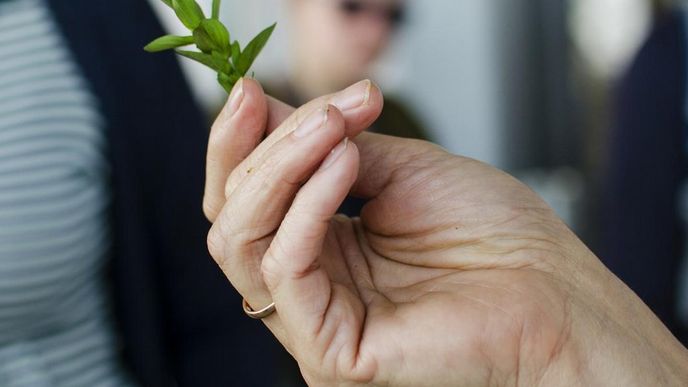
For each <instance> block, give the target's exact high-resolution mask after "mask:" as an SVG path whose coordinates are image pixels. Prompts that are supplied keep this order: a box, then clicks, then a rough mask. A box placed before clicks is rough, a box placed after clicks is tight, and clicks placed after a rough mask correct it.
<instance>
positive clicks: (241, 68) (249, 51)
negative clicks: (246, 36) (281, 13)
mask: <svg viewBox="0 0 688 387" xmlns="http://www.w3.org/2000/svg"><path fill="white" fill-rule="evenodd" d="M276 26H277V23H275V24H273V25H271V26H270V27H268V28H266V29H264V30H263V31H262V32H261V33H259V34H258V35H257V36H256V37H255V38H253V40H252V41H251V42H250V43H249V44H248V45H247V46H246V48H244V51H243V52H242V53H241V55H240V57H239V60H238V61H234V66H235V67H236V69H237V71H238V72H239V73H240V74H241V75H242V76H243V75H245V74H246V72H247V71H248V69H250V68H251V65H253V62H254V61H255V60H256V58H257V57H258V54H260V52H261V51H262V50H263V47H265V44H267V42H268V39H270V36H271V35H272V32H273V31H274V30H275V27H276Z"/></svg>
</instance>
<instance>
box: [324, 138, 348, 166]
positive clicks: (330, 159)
mask: <svg viewBox="0 0 688 387" xmlns="http://www.w3.org/2000/svg"><path fill="white" fill-rule="evenodd" d="M348 146H349V138H348V137H347V138H345V139H344V141H342V142H340V143H339V145H337V146H336V147H335V148H334V149H332V151H331V152H330V154H329V156H327V158H326V159H325V161H323V163H322V166H321V167H320V169H321V170H323V169H327V168H329V167H330V166H332V164H334V163H335V162H336V161H337V160H339V158H340V157H341V156H342V155H343V154H344V152H345V151H346V148H347V147H348Z"/></svg>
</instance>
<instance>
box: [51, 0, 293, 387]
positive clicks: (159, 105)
mask: <svg viewBox="0 0 688 387" xmlns="http://www.w3.org/2000/svg"><path fill="white" fill-rule="evenodd" d="M49 3H50V5H51V7H52V10H53V12H54V15H55V16H56V18H57V20H58V23H59V25H60V26H61V28H62V31H63V33H64V35H65V36H66V38H67V40H68V42H69V44H70V48H71V50H72V51H73V53H74V55H75V58H76V60H77V62H78V63H79V65H80V66H81V69H82V71H83V73H84V74H85V76H86V78H87V80H88V81H89V83H90V86H91V88H92V90H93V92H94V93H95V95H96V96H97V97H98V99H99V100H100V105H101V106H100V107H101V111H102V113H103V114H104V116H105V118H106V122H107V136H108V139H109V147H110V150H109V151H110V163H111V167H112V190H113V194H114V195H113V196H114V204H113V206H112V211H111V214H112V230H113V240H114V248H113V253H112V265H111V279H112V294H113V297H114V302H115V316H116V320H117V327H118V329H119V331H120V335H121V339H122V350H123V356H124V359H125V362H126V365H127V366H128V368H129V369H130V371H131V373H132V374H133V375H134V376H135V378H136V379H138V380H139V381H140V382H141V384H143V385H145V386H171V385H174V384H175V382H176V383H178V384H179V385H181V386H204V387H205V386H272V385H275V380H274V377H275V373H276V371H275V357H276V354H277V353H279V352H278V351H280V350H279V349H278V345H277V343H276V342H275V340H273V339H272V338H271V337H270V335H269V333H268V331H267V329H266V328H265V327H264V326H263V325H262V324H261V323H259V322H255V321H252V320H249V319H247V318H246V317H245V316H244V315H243V313H242V310H241V302H240V301H241V299H240V297H239V296H238V295H237V294H236V292H235V291H234V290H233V289H232V287H231V286H230V284H229V283H228V281H227V280H226V279H225V278H224V276H223V274H222V273H221V271H220V270H219V269H218V267H217V266H216V265H215V263H214V262H213V261H212V259H211V258H210V257H209V255H208V253H207V249H206V234H207V231H208V228H209V225H208V223H207V222H206V220H205V219H204V217H203V214H202V211H201V200H202V191H203V182H204V159H205V147H206V141H207V132H208V128H207V126H206V125H205V120H204V118H203V117H202V116H201V114H200V113H199V110H198V109H197V107H196V106H195V105H194V102H193V101H192V97H191V95H190V92H189V89H188V88H187V86H186V85H185V84H184V81H183V78H182V74H181V72H180V69H179V67H178V64H177V62H176V59H175V58H174V57H173V55H172V54H169V53H167V54H155V55H153V54H148V53H145V52H144V51H143V49H142V47H143V46H144V45H145V44H146V43H147V42H148V41H150V40H152V39H153V38H156V37H158V36H161V35H162V34H163V30H162V28H161V26H160V25H159V23H158V21H157V20H156V19H155V17H154V15H153V13H152V11H151V9H150V8H149V6H148V5H147V3H146V1H142V0H117V1H107V0H71V1H65V0H49Z"/></svg>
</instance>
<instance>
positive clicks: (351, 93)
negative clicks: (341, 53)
mask: <svg viewBox="0 0 688 387" xmlns="http://www.w3.org/2000/svg"><path fill="white" fill-rule="evenodd" d="M372 86H373V83H372V82H371V81H370V80H369V79H366V80H365V81H361V82H358V83H357V84H355V85H352V86H349V87H348V88H347V89H345V90H343V91H342V92H340V93H338V94H336V95H335V96H334V97H333V98H332V102H331V103H332V105H334V106H336V107H337V108H338V109H339V110H342V111H344V110H351V109H355V108H357V107H360V106H363V105H366V104H367V103H368V101H369V100H370V90H371V88H372Z"/></svg>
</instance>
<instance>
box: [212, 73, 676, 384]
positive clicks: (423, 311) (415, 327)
mask: <svg viewBox="0 0 688 387" xmlns="http://www.w3.org/2000/svg"><path fill="white" fill-rule="evenodd" d="M240 88H241V91H238V92H235V93H238V94H240V95H241V98H240V99H241V103H240V104H239V103H237V102H236V100H237V99H236V97H237V96H236V95H233V96H232V97H231V98H230V102H229V104H228V110H229V111H231V112H233V114H228V113H227V112H225V113H223V114H222V115H221V116H220V117H219V118H218V121H217V122H216V124H215V125H214V128H213V130H212V134H211V140H210V146H209V156H208V177H209V178H208V183H207V186H206V200H205V203H206V205H205V210H206V215H207V216H208V217H209V219H210V220H211V221H214V222H215V223H214V225H213V228H212V230H211V232H210V234H209V237H208V245H209V248H210V251H211V254H212V255H213V257H214V258H215V260H216V261H217V262H218V264H219V265H220V266H221V267H222V269H223V271H224V272H225V274H226V275H227V277H228V278H229V280H230V281H231V282H232V284H233V285H234V286H235V287H236V288H237V289H238V290H239V292H240V293H241V294H242V295H243V296H244V297H245V299H246V300H247V302H248V303H249V304H250V305H252V306H253V307H256V308H261V307H263V306H265V305H268V304H269V303H271V302H273V301H274V302H275V304H276V310H277V312H276V313H275V314H273V315H271V316H270V317H268V318H266V319H265V320H264V322H265V323H266V325H267V326H268V327H269V328H270V330H271V331H272V332H273V333H274V334H275V336H276V337H277V338H278V339H279V340H280V342H281V343H282V344H283V345H284V346H285V347H286V348H287V350H288V351H289V352H290V353H291V354H292V355H293V356H294V357H295V358H296V360H297V361H298V363H299V366H300V368H301V371H302V373H303V376H304V378H305V379H306V381H307V382H308V383H309V384H310V385H314V386H333V385H381V386H383V385H388V386H457V385H461V386H484V385H500V386H501V385H546V386H556V385H562V386H571V385H581V386H591V385H605V386H610V385H619V386H630V385H639V386H647V385H671V384H676V385H680V384H682V383H685V381H686V380H688V377H687V376H686V370H687V369H688V362H687V361H686V359H687V355H686V351H685V349H684V348H683V347H681V345H680V344H678V342H677V341H676V340H675V339H674V338H673V337H672V336H671V334H670V333H669V332H668V331H667V330H666V328H664V327H663V326H662V324H661V323H660V322H659V321H658V320H657V319H656V317H654V315H652V313H651V312H650V311H649V310H648V309H647V308H646V307H645V306H644V305H643V304H642V302H641V301H640V300H639V299H638V298H637V297H636V296H635V295H634V294H633V293H632V292H631V291H630V290H629V289H628V288H626V287H625V286H624V285H623V284H622V283H621V282H620V281H619V280H618V279H616V278H615V277H614V276H613V275H612V274H611V273H609V272H608V271H607V270H606V269H605V268H604V266H603V265H602V264H601V263H600V262H599V260H598V259H597V258H596V257H595V256H594V255H593V254H592V253H591V252H590V251H589V250H588V249H587V248H586V247H585V246H584V245H583V244H582V243H581V242H580V241H579V240H578V239H577V238H576V237H575V235H573V233H571V232H570V231H569V229H568V228H567V227H566V226H565V225H564V224H563V223H562V222H561V221H560V220H559V218H557V216H556V215H554V213H553V212H552V211H551V209H550V208H549V207H548V206H547V205H546V204H545V203H544V202H543V201H542V200H541V199H540V198H538V197H537V195H535V194H534V193H533V192H532V191H530V190H529V189H528V188H526V187H525V186H524V185H522V184H521V183H519V182H518V181H516V180H515V179H513V178H511V177H510V176H508V175H506V174H504V173H502V172H500V171H498V170H496V169H494V168H491V167H489V166H487V165H484V164H481V163H479V162H477V161H474V160H470V159H466V158H462V157H457V156H453V155H450V154H448V153H446V152H445V151H443V150H442V149H440V148H439V147H436V146H434V145H431V144H428V143H425V142H420V141H412V140H402V139H397V138H391V137H385V136H380V135H375V134H368V133H365V134H359V133H360V132H361V131H362V130H364V129H365V128H366V127H368V126H369V125H370V123H371V122H372V121H373V120H374V119H375V118H376V117H377V115H378V114H379V113H380V111H381V108H382V95H381V93H380V91H379V90H378V89H377V88H376V87H375V86H374V85H371V84H370V83H369V82H363V83H359V84H357V85H354V86H352V87H351V88H349V89H347V90H346V91H344V92H342V93H338V94H335V95H332V96H327V97H323V98H320V99H318V100H316V101H313V102H311V103H309V104H307V105H305V106H303V107H301V108H299V109H298V110H296V111H293V109H291V108H289V107H287V106H285V105H283V104H280V103H279V102H277V101H274V100H269V99H267V98H266V97H265V96H264V95H263V93H262V90H261V89H260V86H259V85H258V84H257V83H256V82H255V81H251V80H244V81H243V83H242V85H241V87H240ZM233 103H234V107H232V104H233ZM328 104H333V105H335V106H330V107H329V108H327V106H328ZM237 106H238V107H237ZM266 133H271V134H270V135H269V136H268V137H267V138H266V139H265V140H264V141H262V142H261V140H262V138H263V136H264V135H265V134H266ZM347 137H349V138H355V140H353V141H351V142H347V141H346V140H345V139H346V138H347ZM350 192H351V193H352V194H353V195H356V196H360V197H364V198H367V199H369V200H370V201H369V202H368V204H367V205H366V206H365V207H364V209H363V213H362V216H361V218H360V219H349V218H346V217H343V216H333V215H334V213H335V211H336V210H337V208H338V206H339V205H340V203H341V202H342V201H343V199H344V198H345V197H346V195H347V194H349V193H350ZM237 307H239V306H237Z"/></svg>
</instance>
